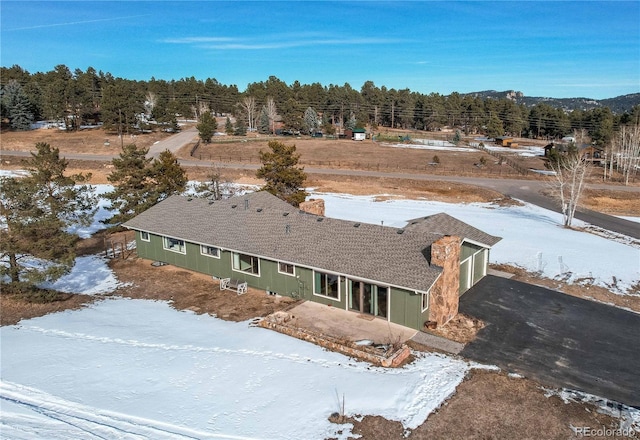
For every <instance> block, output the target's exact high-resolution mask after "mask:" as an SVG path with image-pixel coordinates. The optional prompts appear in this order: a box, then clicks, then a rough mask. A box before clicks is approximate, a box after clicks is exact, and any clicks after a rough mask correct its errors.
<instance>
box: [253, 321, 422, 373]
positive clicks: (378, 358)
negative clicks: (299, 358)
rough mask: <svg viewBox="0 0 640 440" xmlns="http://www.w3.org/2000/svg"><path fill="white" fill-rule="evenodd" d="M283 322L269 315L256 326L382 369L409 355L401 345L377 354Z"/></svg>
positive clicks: (395, 365) (405, 347) (392, 365)
mask: <svg viewBox="0 0 640 440" xmlns="http://www.w3.org/2000/svg"><path fill="white" fill-rule="evenodd" d="M283 321H284V320H283V317H282V316H273V315H270V316H267V317H266V318H264V319H261V320H260V321H258V322H257V325H258V326H260V327H263V328H267V329H270V330H275V331H277V332H280V333H283V334H285V335H288V336H293V337H294V338H297V339H301V340H303V341H307V342H311V343H313V344H316V345H319V346H321V347H324V348H326V349H328V350H331V351H337V352H339V353H342V354H345V355H347V356H351V357H354V358H357V359H361V360H364V361H366V362H370V363H372V364H374V365H380V366H382V367H393V368H395V367H398V366H399V365H400V364H402V362H403V361H404V360H405V359H406V358H407V357H408V356H409V354H410V353H411V350H410V349H409V347H408V346H406V345H404V344H402V346H401V347H400V348H399V349H397V350H394V349H393V348H390V349H388V350H387V351H386V352H385V353H383V354H379V353H375V352H374V351H375V349H374V348H371V347H367V346H358V345H356V344H354V343H352V342H349V341H343V340H340V339H338V338H334V337H331V336H328V335H323V334H318V333H314V332H311V331H308V330H304V329H301V328H297V327H292V326H289V325H286V324H285V323H284V322H283Z"/></svg>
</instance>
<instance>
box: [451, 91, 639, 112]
mask: <svg viewBox="0 0 640 440" xmlns="http://www.w3.org/2000/svg"><path fill="white" fill-rule="evenodd" d="M462 96H473V97H478V98H482V99H509V100H511V101H514V102H515V103H516V104H524V105H525V106H527V107H533V106H534V105H536V104H540V103H545V104H548V105H550V106H552V107H556V108H561V109H563V110H567V111H571V110H591V109H594V108H604V107H609V109H610V110H611V111H612V112H613V113H624V112H628V111H631V109H632V108H633V107H634V106H636V105H640V93H632V94H629V95H622V96H617V97H615V98H607V99H591V98H549V97H539V96H538V97H535V96H525V95H524V93H522V92H519V91H516V90H505V91H503V92H498V91H496V90H483V91H481V92H472V93H465V94H462Z"/></svg>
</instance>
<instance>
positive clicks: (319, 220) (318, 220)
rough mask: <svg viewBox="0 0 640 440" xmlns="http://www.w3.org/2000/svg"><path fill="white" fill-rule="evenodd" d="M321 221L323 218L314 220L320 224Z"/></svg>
mask: <svg viewBox="0 0 640 440" xmlns="http://www.w3.org/2000/svg"><path fill="white" fill-rule="evenodd" d="M322 220H324V217H318V218H317V219H316V221H317V222H318V223H320V222H321V221H322Z"/></svg>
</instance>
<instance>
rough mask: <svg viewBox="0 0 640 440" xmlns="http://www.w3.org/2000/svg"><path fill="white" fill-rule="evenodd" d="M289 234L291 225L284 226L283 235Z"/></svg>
mask: <svg viewBox="0 0 640 440" xmlns="http://www.w3.org/2000/svg"><path fill="white" fill-rule="evenodd" d="M289 232H291V225H284V233H285V234H289Z"/></svg>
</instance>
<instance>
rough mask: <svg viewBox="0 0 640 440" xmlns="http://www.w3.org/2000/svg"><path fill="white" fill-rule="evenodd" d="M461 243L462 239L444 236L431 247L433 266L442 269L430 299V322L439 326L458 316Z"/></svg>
mask: <svg viewBox="0 0 640 440" xmlns="http://www.w3.org/2000/svg"><path fill="white" fill-rule="evenodd" d="M460 243H461V240H460V237H453V236H444V237H442V238H441V239H439V240H436V241H435V242H433V244H432V245H431V264H432V265H435V266H440V267H442V274H441V275H440V278H438V280H437V281H436V283H435V285H434V286H433V287H432V288H431V295H430V299H429V309H430V310H429V320H430V321H432V322H435V323H437V325H438V326H441V325H444V324H446V323H447V322H449V320H450V319H451V318H453V317H454V316H456V315H457V314H458V302H459V295H458V291H459V289H460Z"/></svg>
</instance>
